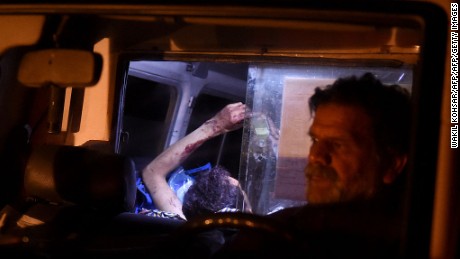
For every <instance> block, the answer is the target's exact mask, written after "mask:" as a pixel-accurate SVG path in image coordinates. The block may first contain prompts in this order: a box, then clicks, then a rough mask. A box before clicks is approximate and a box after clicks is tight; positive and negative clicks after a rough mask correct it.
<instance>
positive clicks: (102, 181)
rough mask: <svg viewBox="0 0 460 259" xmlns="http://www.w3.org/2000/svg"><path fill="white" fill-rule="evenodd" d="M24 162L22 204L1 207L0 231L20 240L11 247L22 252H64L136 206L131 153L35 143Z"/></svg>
mask: <svg viewBox="0 0 460 259" xmlns="http://www.w3.org/2000/svg"><path fill="white" fill-rule="evenodd" d="M25 163H26V166H25V171H24V186H23V195H22V197H23V198H22V200H23V204H21V206H6V207H5V208H3V209H2V211H1V213H2V218H5V220H4V221H3V223H2V227H3V228H2V232H3V234H5V236H8V237H11V238H10V239H9V241H8V240H7V241H8V242H10V241H11V242H13V243H14V240H17V243H16V244H15V245H14V244H13V246H10V248H11V249H12V250H13V251H14V252H18V251H21V253H20V254H19V255H24V253H27V251H29V252H30V253H31V254H45V255H50V254H60V252H62V251H65V250H67V248H69V247H70V246H76V245H77V243H78V242H80V241H81V237H83V236H85V234H87V233H90V232H92V231H95V229H97V227H99V226H103V225H104V224H105V222H109V221H110V219H111V218H114V217H115V216H117V215H119V214H120V213H123V212H130V211H132V210H133V209H134V204H135V199H136V182H135V168H134V163H133V162H132V161H131V159H129V158H127V157H124V156H120V155H117V154H109V153H106V152H100V151H96V150H91V149H87V148H84V147H74V146H59V145H37V146H32V147H30V151H29V153H28V155H27V158H26V162H25ZM18 237H20V239H17V238H18ZM3 240H4V242H5V240H6V239H3ZM15 255H18V254H15ZM25 255H26V256H28V255H29V254H25Z"/></svg>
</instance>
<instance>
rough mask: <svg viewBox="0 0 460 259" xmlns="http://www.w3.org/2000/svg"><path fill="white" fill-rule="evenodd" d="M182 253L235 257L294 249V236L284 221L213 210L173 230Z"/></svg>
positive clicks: (187, 254) (269, 253) (264, 254)
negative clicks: (213, 212) (211, 212)
mask: <svg viewBox="0 0 460 259" xmlns="http://www.w3.org/2000/svg"><path fill="white" fill-rule="evenodd" d="M173 237H174V243H175V244H176V246H177V247H179V246H180V247H182V248H184V249H185V250H183V251H175V252H179V253H180V252H184V255H186V256H189V257H190V256H191V255H192V254H193V253H195V252H196V254H194V255H192V257H195V256H199V257H200V258H203V257H207V258H238V257H240V256H241V255H244V256H248V255H251V256H256V257H261V256H264V257H265V256H270V257H272V256H273V255H274V254H284V255H287V254H289V253H293V252H294V251H295V245H296V240H295V238H294V234H293V231H292V230H291V229H289V228H288V227H287V225H286V224H284V223H283V222H280V221H278V220H276V219H274V218H270V217H267V216H261V215H256V214H249V213H234V212H225V213H215V214H209V215H206V216H201V217H197V218H193V219H191V220H189V221H187V222H186V223H184V224H183V225H182V226H181V227H179V228H178V229H177V231H175V232H174V233H173Z"/></svg>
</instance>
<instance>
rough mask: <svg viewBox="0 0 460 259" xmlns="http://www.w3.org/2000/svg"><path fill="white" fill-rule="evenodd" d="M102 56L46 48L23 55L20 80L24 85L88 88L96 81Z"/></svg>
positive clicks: (78, 51)
mask: <svg viewBox="0 0 460 259" xmlns="http://www.w3.org/2000/svg"><path fill="white" fill-rule="evenodd" d="M101 68H102V56H101V55H99V54H97V53H93V52H90V51H86V50H73V49H45V50H37V51H32V52H29V53H27V54H25V55H24V57H23V58H22V61H21V64H20V66H19V72H18V80H19V82H20V83H22V84H23V85H25V86H29V87H42V86H49V85H53V86H58V87H69V86H71V87H86V86H91V85H94V84H96V82H97V81H98V80H99V77H100V73H101Z"/></svg>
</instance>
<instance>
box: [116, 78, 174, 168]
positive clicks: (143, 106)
mask: <svg viewBox="0 0 460 259" xmlns="http://www.w3.org/2000/svg"><path fill="white" fill-rule="evenodd" d="M176 98H177V93H176V91H175V89H174V88H173V87H171V86H169V85H165V84H161V83H157V82H154V81H149V80H145V79H142V78H138V77H135V76H129V77H128V81H127V86H126V95H125V103H124V111H123V130H122V136H121V138H122V150H121V153H122V154H125V155H128V156H130V157H132V158H133V159H134V160H135V161H136V162H137V163H136V164H138V165H139V166H140V167H142V166H143V165H144V164H145V163H147V162H148V161H150V160H151V159H153V158H154V157H155V156H157V155H158V154H159V153H161V151H162V150H163V148H164V145H165V142H166V138H167V134H168V130H169V126H170V123H171V110H172V109H174V104H175V99H176Z"/></svg>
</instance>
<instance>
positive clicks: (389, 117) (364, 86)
mask: <svg viewBox="0 0 460 259" xmlns="http://www.w3.org/2000/svg"><path fill="white" fill-rule="evenodd" d="M328 103H336V104H341V105H350V106H356V107H360V108H362V109H363V110H364V111H365V112H366V113H367V114H368V115H369V116H370V118H371V120H372V124H373V131H374V132H373V134H374V140H375V144H376V147H377V152H378V154H379V156H380V157H381V159H382V163H385V162H386V161H388V159H390V158H391V157H392V155H395V154H405V153H407V152H408V148H409V147H408V145H409V130H410V125H411V121H410V117H411V116H410V96H409V92H408V91H407V90H406V89H404V88H402V87H401V86H399V85H384V84H382V83H381V82H380V81H379V80H378V79H377V78H376V77H375V76H374V75H372V74H371V73H366V74H364V75H363V76H362V77H359V78H357V77H356V76H352V77H348V78H339V79H337V80H336V81H335V82H334V83H333V84H332V85H328V86H326V87H325V88H324V89H321V88H319V87H317V88H316V89H315V93H314V94H313V96H312V97H311V98H310V100H309V106H310V110H311V112H312V113H314V112H315V111H316V109H317V108H318V107H319V106H321V105H323V104H328Z"/></svg>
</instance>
